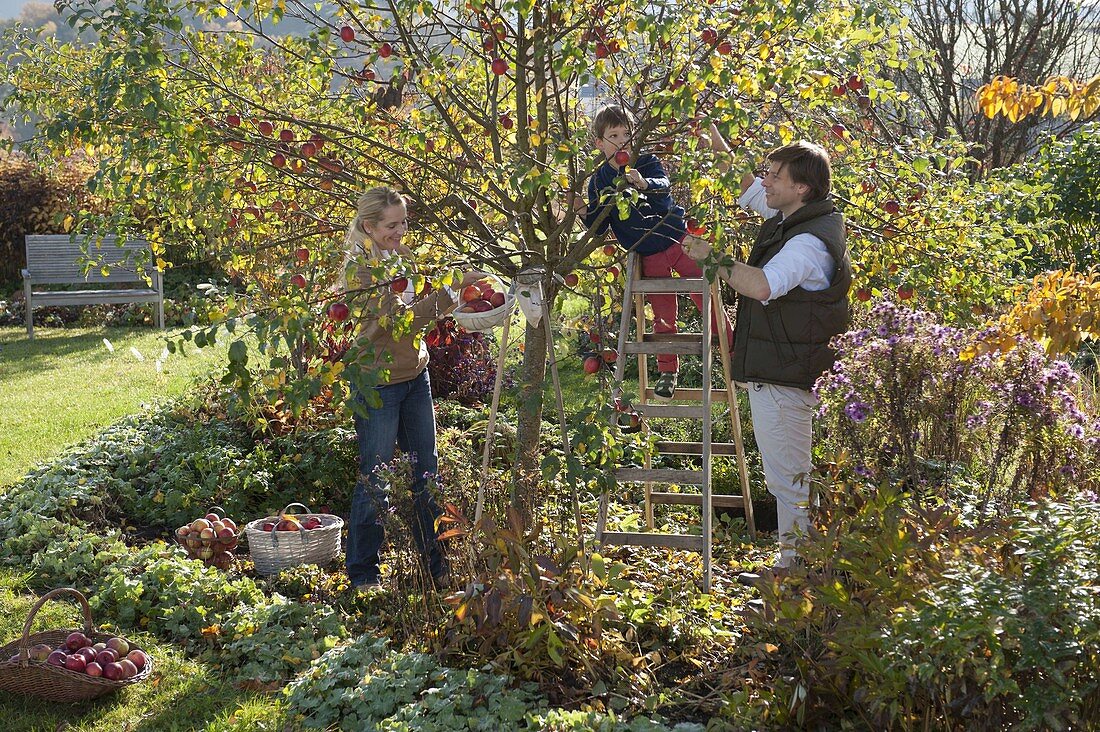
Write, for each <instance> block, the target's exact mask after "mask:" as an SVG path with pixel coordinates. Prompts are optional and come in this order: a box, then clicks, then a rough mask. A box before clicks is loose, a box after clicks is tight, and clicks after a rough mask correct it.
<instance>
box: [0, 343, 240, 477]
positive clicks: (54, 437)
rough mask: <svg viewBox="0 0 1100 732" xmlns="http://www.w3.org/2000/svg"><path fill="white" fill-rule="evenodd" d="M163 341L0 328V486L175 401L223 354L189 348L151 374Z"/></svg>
mask: <svg viewBox="0 0 1100 732" xmlns="http://www.w3.org/2000/svg"><path fill="white" fill-rule="evenodd" d="M163 334H164V332H163V331H159V330H155V329H153V328H99V329H95V328H66V329H57V328H39V329H37V330H36V331H35V340H33V341H30V340H28V339H27V332H26V330H24V329H23V328H10V327H5V328H0V395H2V398H0V486H5V485H8V484H10V483H11V482H13V481H15V480H18V479H19V478H20V477H22V476H23V475H24V474H25V473H26V472H27V471H28V470H29V469H30V468H32V467H33V466H34V465H35V464H37V463H39V462H42V461H44V460H48V459H49V458H51V457H54V456H55V455H57V454H59V453H60V452H62V451H63V450H64V449H65V448H66V447H68V446H70V445H73V444H75V443H77V442H79V441H81V440H83V439H84V438H86V437H88V436H89V435H91V434H93V433H94V432H95V431H96V430H98V429H101V428H102V427H105V426H106V425H108V424H110V423H111V422H114V421H115V420H117V419H118V418H120V417H122V416H124V415H127V414H131V413H133V412H135V411H138V410H139V409H141V406H142V405H143V404H147V403H150V402H153V401H155V400H157V399H162V398H166V397H171V396H176V395H178V394H180V393H182V392H183V391H184V390H186V388H187V387H188V386H189V385H190V384H191V383H192V382H193V381H194V380H195V379H196V378H201V377H202V376H204V375H206V374H207V373H209V372H210V371H211V369H212V368H213V367H214V366H215V365H216V364H219V363H221V360H222V359H223V358H224V349H216V350H215V349H194V348H192V349H189V351H188V354H189V355H188V356H186V357H185V356H181V355H179V354H173V355H171V356H167V357H166V358H165V359H164V361H163V363H162V364H161V368H160V370H158V368H157V359H158V358H160V357H161V355H162V353H163V352H164V342H163ZM104 339H106V340H107V341H108V342H109V343H110V344H111V346H112V347H113V351H112V350H109V349H108V347H107V345H106V344H105V343H104ZM134 351H137V354H140V358H139V357H138V355H137V354H135V353H134Z"/></svg>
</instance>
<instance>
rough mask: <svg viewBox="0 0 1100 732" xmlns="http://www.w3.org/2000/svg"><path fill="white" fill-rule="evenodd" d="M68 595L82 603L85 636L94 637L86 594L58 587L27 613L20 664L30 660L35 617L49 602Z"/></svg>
mask: <svg viewBox="0 0 1100 732" xmlns="http://www.w3.org/2000/svg"><path fill="white" fill-rule="evenodd" d="M66 593H68V594H71V595H76V599H77V600H79V601H80V608H81V609H82V610H83V611H84V635H86V636H88V637H89V638H91V637H92V608H91V606H90V605H88V598H86V597H84V594H83V593H82V592H80V590H76V589H74V588H72V587H58V588H57V589H56V590H50V591H49V592H47V593H46V594H45V595H43V596H42V597H40V598H39V599H38V602H36V603H35V604H34V607H32V608H31V611H30V612H29V613H27V622H25V623H23V637H22V638H21V639H20V640H19V660H20V662H22V663H27V661H29V660H30V651H29V649H28V645H29V643H30V635H31V624H32V623H33V622H34V616H35V615H37V614H38V611H39V610H41V609H42V606H43V605H45V604H46V601H47V600H52V599H54V598H55V597H57V596H59V595H64V594H66Z"/></svg>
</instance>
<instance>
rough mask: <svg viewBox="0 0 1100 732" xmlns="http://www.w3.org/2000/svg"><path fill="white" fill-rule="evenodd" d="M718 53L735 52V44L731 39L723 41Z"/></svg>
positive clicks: (719, 45)
mask: <svg viewBox="0 0 1100 732" xmlns="http://www.w3.org/2000/svg"><path fill="white" fill-rule="evenodd" d="M718 53H720V54H722V55H723V56H729V55H730V54H731V53H733V44H732V43H730V42H729V41H722V42H721V43H719V44H718Z"/></svg>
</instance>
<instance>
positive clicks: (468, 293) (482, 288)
mask: <svg viewBox="0 0 1100 732" xmlns="http://www.w3.org/2000/svg"><path fill="white" fill-rule="evenodd" d="M459 298H460V299H461V300H462V305H461V306H459V308H458V309H457V310H455V311H454V312H453V313H451V315H452V316H453V317H454V319H455V322H457V323H458V324H459V325H461V326H462V327H463V328H465V329H466V330H468V331H470V332H488V331H490V330H492V329H493V328H499V327H500V326H502V325H504V321H505V320H507V319H508V317H509V316H510V315H511V314H512V311H513V310H515V306H516V296H515V294H513V293H511V292H507V291H506V288H505V286H504V283H503V282H502V281H501V280H500V278H499V277H497V276H496V275H492V274H487V275H485V279H483V280H481V281H480V282H475V283H474V284H472V285H467V286H466V287H464V288H463V289H462V292H461V293H459Z"/></svg>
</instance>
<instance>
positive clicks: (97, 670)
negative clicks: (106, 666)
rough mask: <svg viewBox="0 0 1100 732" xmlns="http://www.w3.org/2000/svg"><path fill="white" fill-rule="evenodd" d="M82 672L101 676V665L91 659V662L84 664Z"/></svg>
mask: <svg viewBox="0 0 1100 732" xmlns="http://www.w3.org/2000/svg"><path fill="white" fill-rule="evenodd" d="M84 673H86V674H88V675H89V676H102V675H103V667H102V666H101V665H99V664H98V663H96V662H95V661H92V662H91V663H88V664H85V666H84Z"/></svg>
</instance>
